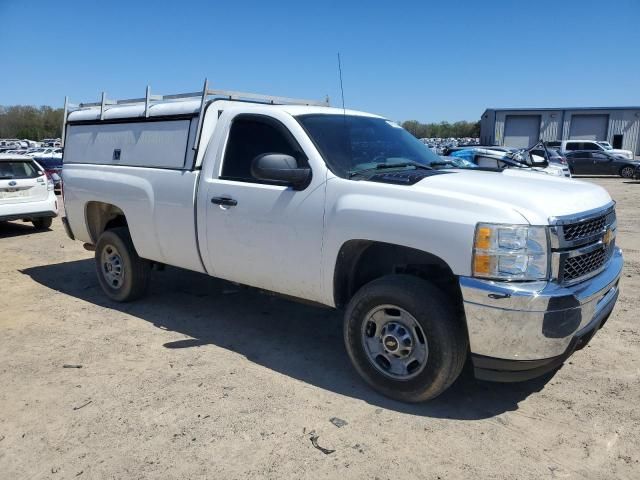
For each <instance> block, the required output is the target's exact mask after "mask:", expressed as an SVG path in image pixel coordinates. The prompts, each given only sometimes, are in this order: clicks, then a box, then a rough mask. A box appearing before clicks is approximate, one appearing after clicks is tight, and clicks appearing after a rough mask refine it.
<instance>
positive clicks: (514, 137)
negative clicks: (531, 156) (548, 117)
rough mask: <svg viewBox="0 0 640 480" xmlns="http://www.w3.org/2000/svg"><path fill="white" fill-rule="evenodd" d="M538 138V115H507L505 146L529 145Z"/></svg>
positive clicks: (534, 142)
mask: <svg viewBox="0 0 640 480" xmlns="http://www.w3.org/2000/svg"><path fill="white" fill-rule="evenodd" d="M539 139H540V115H507V118H506V119H505V124H504V145H505V147H530V146H533V145H534V144H536V143H537V142H538V140H539Z"/></svg>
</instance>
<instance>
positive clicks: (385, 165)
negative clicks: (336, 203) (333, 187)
mask: <svg viewBox="0 0 640 480" xmlns="http://www.w3.org/2000/svg"><path fill="white" fill-rule="evenodd" d="M403 167H415V168H422V169H424V170H433V168H431V167H429V166H427V165H423V164H422V163H420V162H401V163H378V164H377V165H376V166H375V167H371V168H365V169H363V170H351V171H349V172H348V174H349V178H352V177H355V176H356V175H361V174H365V173H368V172H373V171H375V170H386V169H389V168H403Z"/></svg>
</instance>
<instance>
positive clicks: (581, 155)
mask: <svg viewBox="0 0 640 480" xmlns="http://www.w3.org/2000/svg"><path fill="white" fill-rule="evenodd" d="M566 157H567V162H568V163H569V169H570V170H571V173H573V174H575V175H620V176H621V177H623V178H632V177H633V175H634V172H635V171H636V167H637V166H638V165H640V161H635V160H627V159H626V158H623V157H621V156H620V155H614V154H612V153H609V152H606V151H600V152H593V151H582V150H581V151H576V152H567V154H566Z"/></svg>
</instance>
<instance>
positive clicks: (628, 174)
mask: <svg viewBox="0 0 640 480" xmlns="http://www.w3.org/2000/svg"><path fill="white" fill-rule="evenodd" d="M635 171H636V169H635V168H634V167H631V166H626V167H622V168H621V169H620V176H621V177H622V178H633V175H634V173H635Z"/></svg>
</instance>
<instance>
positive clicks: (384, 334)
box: [344, 275, 468, 402]
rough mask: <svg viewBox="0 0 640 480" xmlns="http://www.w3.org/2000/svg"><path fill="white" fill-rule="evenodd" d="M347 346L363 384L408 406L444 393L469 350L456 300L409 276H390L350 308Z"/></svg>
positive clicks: (346, 322)
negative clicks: (454, 302) (455, 303)
mask: <svg viewBox="0 0 640 480" xmlns="http://www.w3.org/2000/svg"><path fill="white" fill-rule="evenodd" d="M344 340H345V345H346V348H347V352H348V353H349V357H350V358H351V361H352V363H353V365H354V367H355V368H356V370H357V371H358V373H359V374H360V375H361V376H362V378H363V379H364V380H365V381H366V382H367V383H369V385H371V386H372V387H373V388H374V389H376V390H377V391H379V392H380V393H382V394H383V395H386V396H388V397H391V398H394V399H396V400H401V401H405V402H422V401H426V400H430V399H432V398H435V397H437V396H438V395H440V394H441V393H442V392H444V391H445V390H446V389H447V388H448V387H449V386H450V385H451V384H452V383H453V382H454V381H455V379H456V378H457V377H458V375H459V374H460V372H461V370H462V367H463V366H464V362H465V359H466V354H467V345H468V341H467V335H466V331H465V329H464V326H463V323H462V320H461V319H460V318H457V315H456V314H455V309H454V308H453V303H452V299H451V298H449V297H447V296H446V295H445V294H444V293H443V292H442V291H441V290H439V289H438V288H437V287H435V286H434V285H433V284H431V283H429V282H426V281H424V280H422V279H420V278H417V277H413V276H409V275H389V276H385V277H382V278H379V279H377V280H374V281H372V282H371V283H369V284H367V285H365V286H364V287H362V288H361V289H360V290H359V291H358V292H357V293H356V295H355V296H354V297H353V298H352V300H351V301H350V302H349V305H348V307H347V311H346V313H345V319H344Z"/></svg>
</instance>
